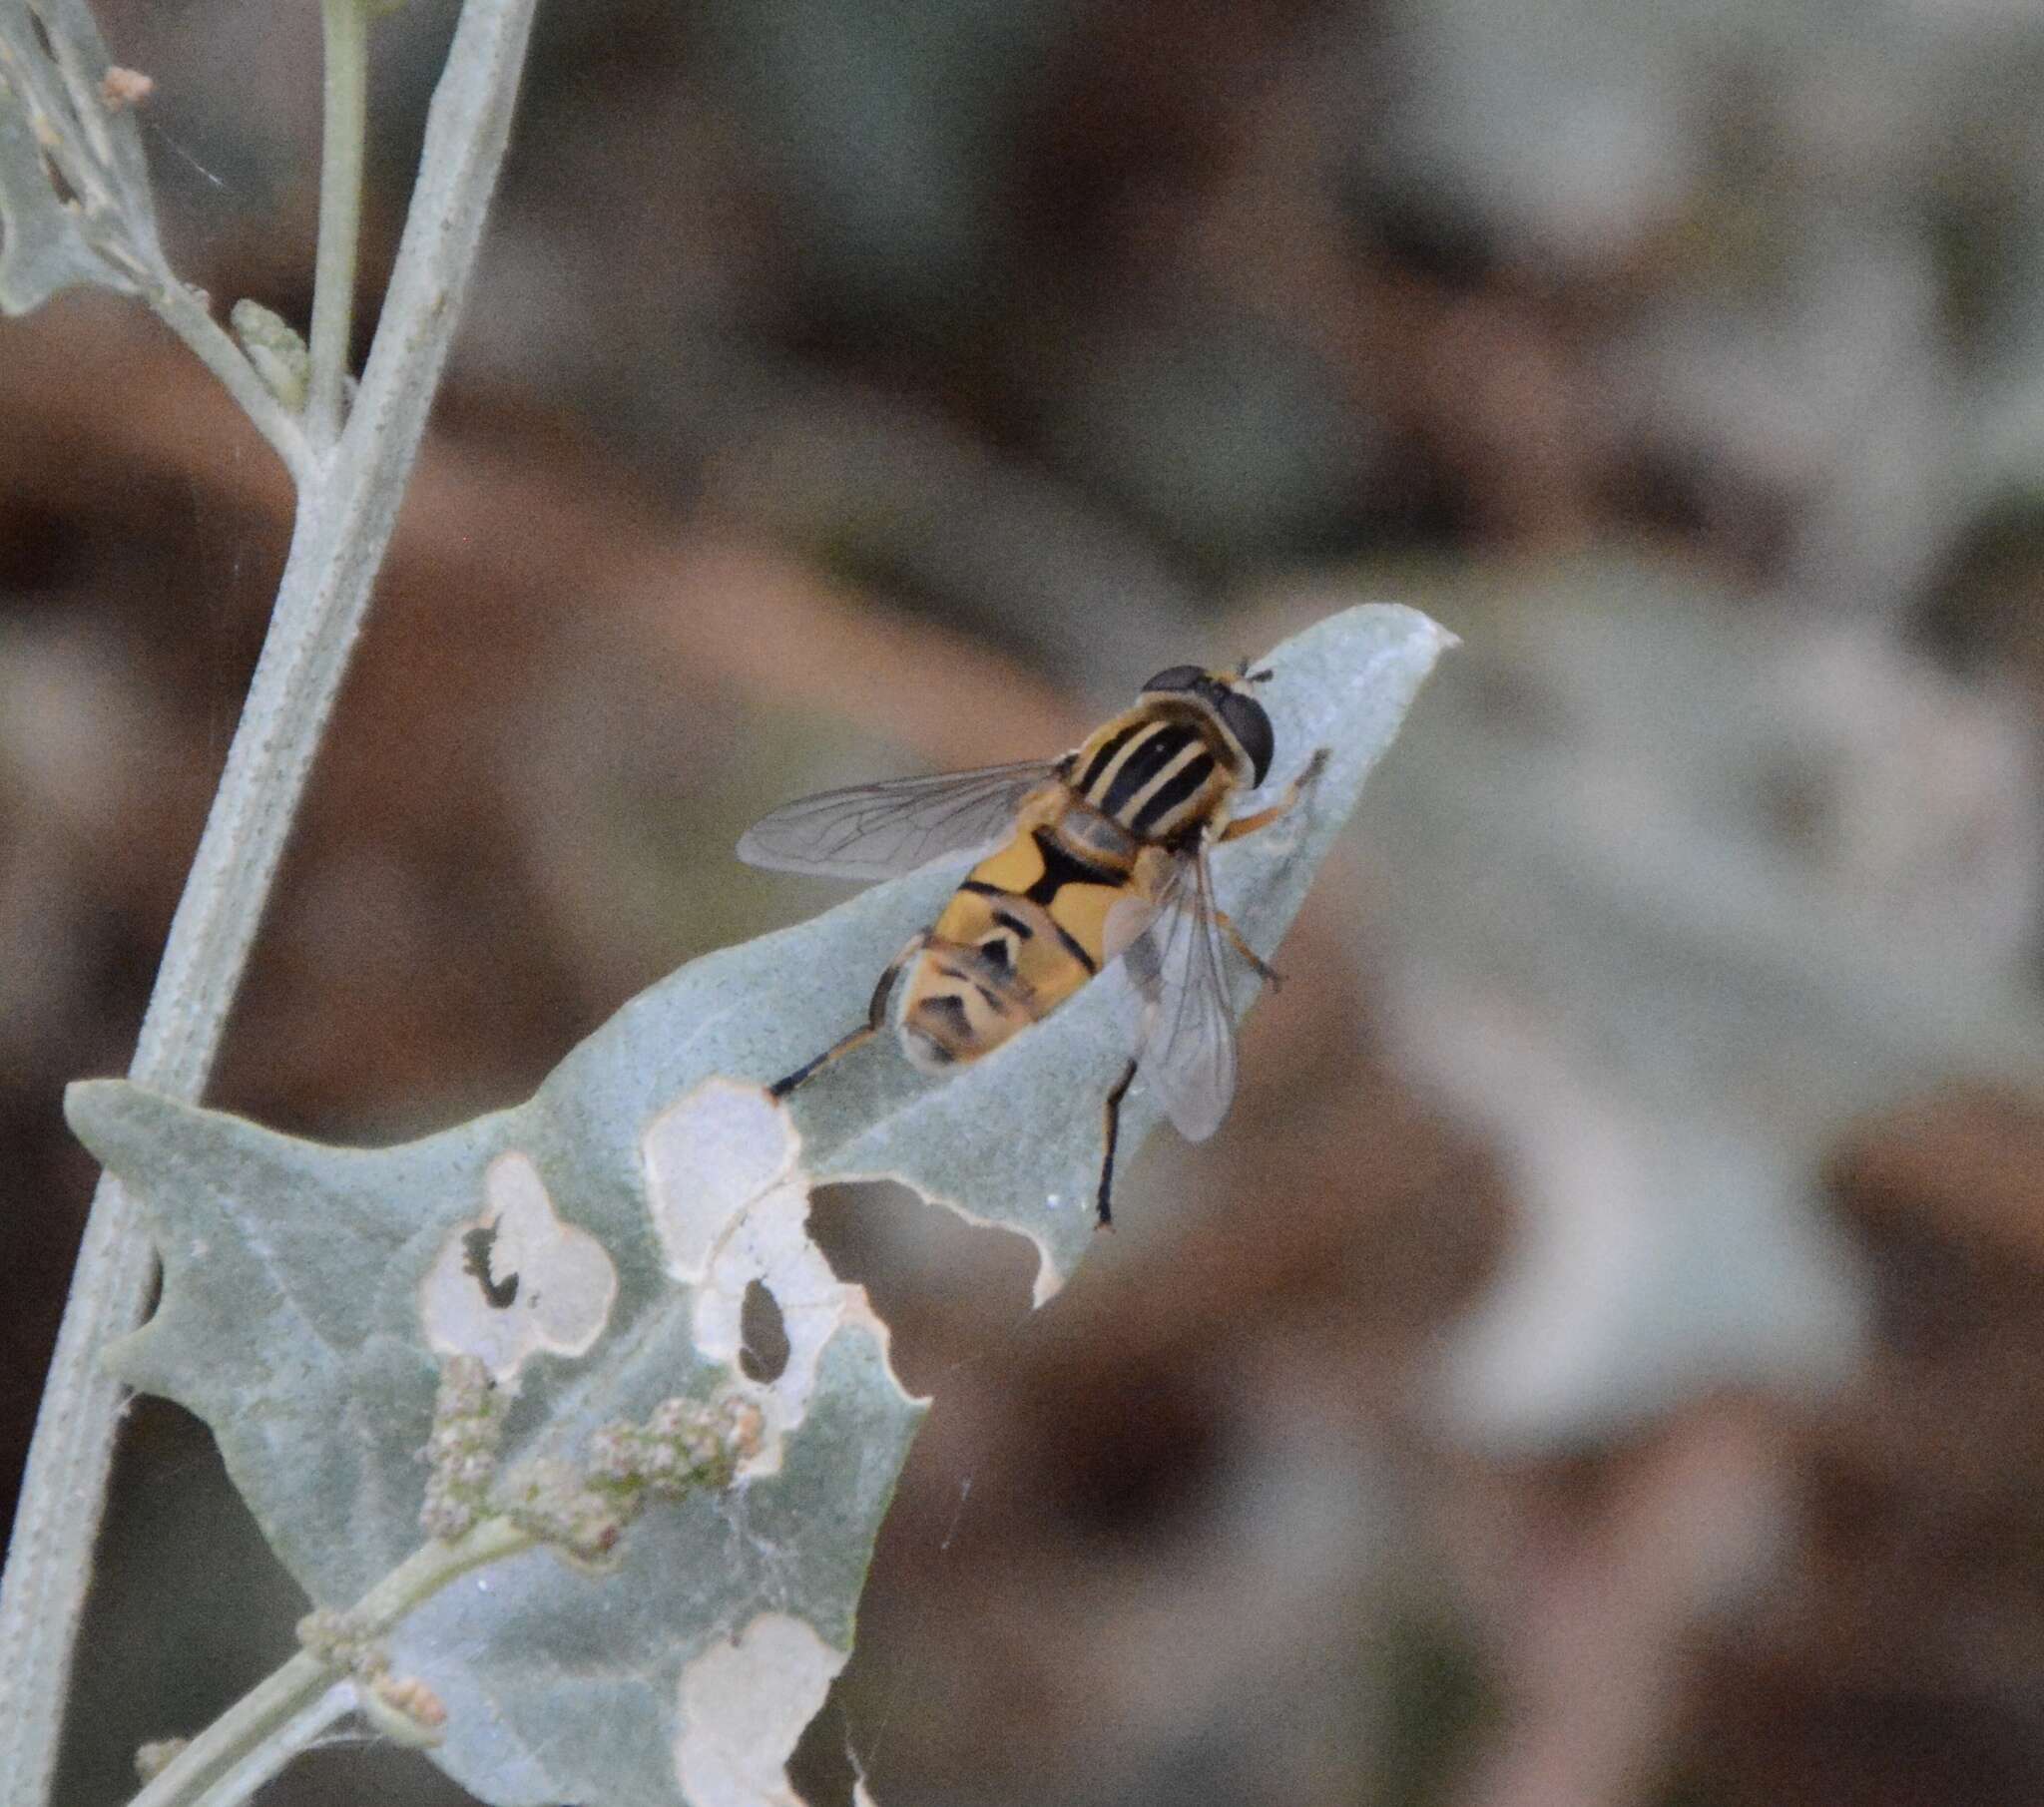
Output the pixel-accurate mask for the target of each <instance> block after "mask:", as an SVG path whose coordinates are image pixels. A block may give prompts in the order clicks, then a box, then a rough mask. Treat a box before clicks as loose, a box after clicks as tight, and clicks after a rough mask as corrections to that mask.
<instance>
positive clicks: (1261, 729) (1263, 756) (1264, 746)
mask: <svg viewBox="0 0 2044 1807" xmlns="http://www.w3.org/2000/svg"><path fill="white" fill-rule="evenodd" d="M1221 719H1222V720H1223V721H1225V722H1226V723H1227V724H1228V731H1229V732H1230V733H1232V734H1233V735H1234V736H1235V737H1236V739H1238V740H1239V741H1241V742H1242V750H1243V751H1244V752H1246V753H1248V754H1249V756H1250V763H1251V764H1252V765H1254V766H1255V767H1256V770H1257V778H1256V781H1257V782H1258V783H1259V784H1261V783H1263V781H1264V778H1265V776H1266V775H1267V774H1268V773H1269V771H1270V769H1271V756H1272V754H1274V753H1275V752H1276V751H1277V750H1278V737H1277V735H1276V734H1274V733H1273V732H1272V731H1271V717H1270V716H1269V715H1268V714H1266V713H1265V712H1264V705H1263V704H1262V703H1261V702H1259V701H1258V700H1257V699H1256V698H1255V697H1254V696H1252V695H1250V694H1248V693H1247V692H1246V691H1243V690H1230V691H1229V692H1228V694H1227V695H1226V696H1224V697H1222V699H1221Z"/></svg>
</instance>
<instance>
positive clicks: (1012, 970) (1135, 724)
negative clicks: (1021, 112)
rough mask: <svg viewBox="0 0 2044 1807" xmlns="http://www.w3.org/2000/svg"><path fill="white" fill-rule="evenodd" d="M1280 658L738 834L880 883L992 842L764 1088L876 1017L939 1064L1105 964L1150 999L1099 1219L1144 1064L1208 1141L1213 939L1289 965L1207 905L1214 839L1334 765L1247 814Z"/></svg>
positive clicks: (1219, 950)
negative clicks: (1008, 751) (849, 1016)
mask: <svg viewBox="0 0 2044 1807" xmlns="http://www.w3.org/2000/svg"><path fill="white" fill-rule="evenodd" d="M1270 676H1271V674H1270V673H1269V672H1252V671H1251V670H1250V669H1249V666H1248V663H1247V662H1245V663H1244V665H1243V668H1242V669H1241V671H1239V672H1235V673H1224V672H1209V671H1205V670H1203V669H1202V668H1200V667H1199V666H1173V667H1171V669H1170V670H1168V671H1164V672H1159V673H1158V674H1157V676H1156V677H1155V678H1151V679H1150V681H1149V682H1148V683H1146V684H1145V685H1144V686H1143V689H1142V693H1141V695H1140V696H1138V698H1137V699H1136V703H1135V706H1134V707H1133V708H1129V709H1125V710H1124V711H1123V712H1122V713H1121V714H1119V715H1117V716H1115V717H1114V719H1113V720H1111V721H1109V722H1107V723H1105V724H1104V725H1103V726H1101V727H1099V728H1097V729H1095V730H1094V732H1093V733H1092V734H1091V735H1090V736H1089V737H1088V738H1087V739H1086V741H1085V742H1084V743H1083V744H1081V745H1080V746H1079V747H1077V748H1076V749H1075V750H1074V751H1072V752H1068V753H1066V754H1065V755H1064V756H1063V757H1062V758H1059V759H1051V760H1030V761H1024V762H1023V763H1020V764H1015V765H993V766H988V767H986V768H984V769H982V770H979V771H967V772H954V773H949V774H945V775H941V776H937V777H925V778H899V779H894V780H892V781H890V782H886V783H880V784H855V785H852V786H850V787H849V788H847V789H843V790H826V791H823V792H821V793H820V794H818V795H816V796H812V797H805V798H803V799H802V800H801V801H799V802H795V803H789V804H786V805H784V806H783V807H782V808H779V809H776V810H775V811H774V812H773V813H772V814H771V815H769V816H767V818H766V819H765V820H764V821H762V822H760V823H758V824H757V825H756V826H755V827H753V828H752V829H751V830H749V831H748V832H747V834H746V835H745V837H744V838H743V839H742V840H741V841H740V842H739V848H738V851H739V857H740V858H741V859H743V860H745V861H747V862H748V863H749V864H751V865H755V866H770V867H775V868H777V869H779V870H781V871H784V872H807V873H815V874H821V875H824V876H826V877H832V878H859V879H868V880H871V879H880V878H889V877H893V876H895V875H897V874H899V873H903V872H910V871H913V870H914V869H915V868H916V867H918V866H920V865H922V864H923V863H925V862H926V861H928V860H930V859H933V858H935V857H937V856H938V855H940V854H945V853H955V852H963V851H965V850H967V849H986V848H988V847H991V851H986V852H984V854H983V857H982V858H981V859H980V860H979V862H978V863H977V864H976V865H975V866H974V867H973V868H972V870H971V872H970V873H968V874H967V875H966V877H965V880H964V882H963V883H961V884H960V885H959V887H958V889H957V890H956V891H955V892H953V893H952V895H951V900H950V902H949V903H947V904H946V905H945V906H944V909H943V912H942V914H941V915H939V916H938V918H937V919H936V921H935V922H934V923H932V924H931V925H930V926H929V927H928V928H926V929H923V930H922V931H920V932H919V933H918V934H916V935H915V936H914V937H913V938H912V939H911V940H910V941H909V943H908V945H907V946H906V947H904V948H903V949H902V950H901V952H900V953H899V954H897V955H895V957H894V959H893V962H892V963H891V964H890V965H889V966H888V968H887V970H886V971H885V972H884V973H882V974H881V975H880V980H879V983H878V985H876V986H875V987H874V988H873V999H872V1004H871V1007H870V1008H869V1010H868V1012H867V1018H866V1021H865V1022H864V1023H863V1024H861V1025H860V1026H859V1027H858V1028H857V1029H854V1030H853V1031H852V1032H851V1033H850V1034H849V1035H847V1036H845V1037H844V1038H843V1039H842V1040H840V1041H838V1042H836V1043H833V1044H832V1045H831V1046H830V1047H828V1048H826V1049H825V1050H824V1051H823V1052H822V1053H821V1054H819V1055H817V1056H816V1057H815V1058H814V1059H813V1060H810V1061H807V1062H805V1063H804V1064H803V1065H801V1066H800V1067H797V1068H796V1069H795V1070H794V1071H793V1072H792V1073H790V1074H788V1075H786V1076H785V1077H784V1078H782V1079H780V1080H777V1081H776V1082H775V1083H774V1084H773V1086H772V1087H771V1088H770V1091H771V1092H772V1095H773V1096H774V1097H775V1098H785V1097H787V1095H788V1094H789V1093H791V1092H792V1091H794V1089H795V1088H796V1087H797V1086H800V1085H801V1084H803V1082H805V1081H806V1080H809V1079H811V1078H812V1077H814V1075H816V1074H817V1073H819V1072H820V1071H822V1070H823V1069H824V1068H826V1067H828V1066H829V1065H831V1063H833V1062H835V1061H836V1060H838V1059H839V1058H840V1057H842V1056H843V1055H845V1054H848V1053H849V1052H850V1051H851V1050H852V1049H854V1048H856V1047H858V1046H859V1045H860V1044H861V1043H862V1042H865V1041H868V1040H870V1039H871V1038H872V1037H874V1036H877V1035H879V1034H880V1033H881V1032H882V1031H883V1030H885V1029H886V1027H887V1024H888V1017H889V1005H890V1003H891V1001H892V998H893V994H894V990H895V987H896V984H897V982H898V981H899V980H900V979H901V977H902V975H903V973H904V972H905V973H906V974H907V984H906V987H905V990H904V996H903V1000H902V1005H901V1011H900V1017H899V1022H898V1024H897V1026H896V1027H897V1032H898V1035H899V1038H900V1042H901V1048H902V1051H903V1053H904V1054H906V1055H907V1057H908V1059H909V1060H910V1061H911V1062H912V1063H914V1065H915V1066H916V1067H917V1068H919V1069H921V1070H922V1071H923V1072H925V1073H931V1074H940V1073H942V1072H944V1071H945V1070H946V1069H947V1068H951V1067H956V1066H963V1065H965V1064H966V1063H968V1062H971V1061H976V1060H979V1059H980V1058H981V1057H983V1056H985V1055H988V1054H991V1053H992V1052H993V1050H995V1049H996V1048H998V1047H1000V1046H1001V1044H1002V1043H1004V1042H1006V1041H1008V1040H1009V1039H1010V1038H1011V1037H1013V1036H1015V1035H1017V1034H1019V1033H1020V1032H1021V1031H1022V1030H1024V1029H1026V1028H1028V1027H1029V1025H1030V1024H1032V1023H1036V1022H1040V1021H1041V1020H1042V1019H1043V1018H1044V1017H1046V1016H1048V1015H1049V1014H1050V1013H1051V1012H1052V1011H1053V1010H1055V1009H1056V1008H1057V1007H1058V1005H1060V1004H1062V1003H1063V1002H1064V1001H1065V1000H1066V999H1067V998H1069V997H1071V996H1072V994H1073V993H1074V992H1076V991H1078V990H1079V989H1080V988H1081V987H1082V986H1083V985H1085V984H1086V983H1087V981H1089V980H1090V979H1092V978H1094V977H1095V976H1096V975H1097V974H1098V973H1099V972H1100V971H1101V970H1102V969H1103V968H1104V967H1106V966H1107V965H1108V963H1109V962H1111V961H1113V960H1115V959H1117V958H1119V959H1121V960H1123V961H1124V963H1125V965H1126V968H1127V971H1128V974H1129V977H1130V979H1131V980H1132V982H1133V983H1134V985H1135V988H1136V991H1137V994H1138V996H1139V997H1140V998H1141V1000H1142V1003H1143V1010H1142V1015H1141V1022H1140V1026H1139V1028H1138V1030H1137V1034H1136V1038H1135V1041H1136V1046H1135V1050H1134V1053H1133V1055H1132V1057H1131V1058H1130V1061H1129V1064H1128V1066H1127V1067H1126V1068H1125V1069H1124V1070H1123V1072H1122V1075H1121V1078H1120V1079H1119V1080H1117V1081H1116V1083H1115V1085H1114V1088H1113V1090H1112V1091H1110V1092H1109V1094H1108V1096H1107V1102H1106V1151H1105V1155H1104V1157H1103V1159H1102V1162H1101V1169H1100V1187H1099V1196H1098V1201H1097V1202H1098V1209H1099V1214H1100V1221H1101V1222H1102V1223H1103V1224H1105V1223H1107V1222H1109V1221H1110V1220H1111V1214H1112V1194H1113V1185H1114V1156H1115V1143H1116V1140H1117V1138H1118V1136H1119V1134H1120V1129H1121V1107H1122V1100H1123V1099H1124V1098H1125V1097H1127V1095H1128V1090H1129V1087H1130V1085H1131V1083H1132V1082H1133V1081H1134V1079H1135V1077H1136V1072H1137V1069H1138V1068H1139V1067H1140V1068H1141V1069H1142V1071H1143V1073H1144V1075H1145V1076H1146V1078H1147V1079H1148V1080H1149V1082H1150V1083H1151V1084H1152V1085H1154V1086H1155V1088H1156V1090H1157V1094H1158V1097H1159V1099H1160V1101H1161V1102H1162V1104H1163V1106H1164V1109H1165V1112H1166V1114H1167V1115H1168V1116H1169V1117H1170V1118H1171V1121H1172V1122H1173V1124H1175V1125H1176V1126H1177V1127H1178V1129H1179V1131H1180V1133H1182V1134H1183V1135H1185V1136H1186V1137H1187V1138H1188V1139H1190V1140H1193V1141H1202V1140H1204V1139H1205V1138H1206V1137H1207V1136H1209V1135H1212V1134H1213V1133H1214V1131H1215V1130H1216V1129H1219V1128H1220V1126H1221V1120H1222V1119H1223V1118H1224V1117H1225V1116H1226V1115H1227V1113H1228V1106H1229V1101H1230V1099H1231V1098H1232V1097H1233V1096H1234V1093H1235V1018H1234V1014H1233V1013H1232V1012H1231V1010H1230V1009H1229V1001H1228V985H1227V981H1226V978H1225V976H1224V973H1225V968H1224V965H1223V962H1224V950H1223V945H1222V944H1223V940H1224V938H1225V939H1226V941H1227V942H1228V943H1229V944H1230V945H1232V946H1233V947H1234V948H1235V950H1236V952H1237V953H1238V954H1240V955H1241V956H1242V958H1243V959H1244V960H1245V961H1247V962H1248V963H1249V965H1250V967H1251V968H1252V969H1253V970H1254V971H1255V972H1256V973H1257V975H1258V976H1259V977H1260V978H1263V979H1267V980H1275V979H1276V978H1277V974H1276V973H1275V972H1273V971H1272V969H1271V968H1270V967H1269V966H1268V965H1266V964H1265V962H1264V961H1263V960H1262V959H1261V958H1259V956H1258V955H1257V953H1256V951H1255V950H1254V949H1253V948H1251V947H1250V945H1249V944H1248V943H1247V942H1246V941H1245V940H1244V939H1243V937H1242V935H1241V933H1240V932H1239V931H1238V930H1237V929H1236V926H1235V924H1234V923H1232V922H1231V921H1230V920H1229V919H1228V917H1227V916H1226V915H1225V914H1224V913H1223V912H1222V911H1221V910H1220V909H1218V908H1217V907H1216V905H1215V902H1214V881H1213V875H1212V873H1211V872H1210V871H1209V869H1208V864H1207V855H1208V851H1209V849H1211V848H1213V847H1215V846H1218V845H1219V844H1220V843H1222V842H1223V841H1232V840H1239V839H1241V837H1242V836H1244V835H1246V834H1254V833H1255V832H1256V831H1257V830H1258V829H1260V828H1264V827H1268V826H1269V825H1270V824H1271V823H1273V822H1275V821H1277V820H1278V818H1279V817H1280V816H1282V815H1284V814H1285V813H1287V812H1288V811H1289V810H1290V809H1291V808H1292V806H1293V805H1294V804H1295V803H1296V802H1297V801H1298V799H1299V797H1300V796H1301V795H1302V794H1303V793H1304V791H1305V788H1306V786H1307V785H1308V784H1310V783H1311V782H1312V780H1313V779H1314V778H1315V777H1316V776H1317V775H1318V773H1319V771H1320V769H1321V767H1322V766H1323V765H1324V764H1325V762H1326V757H1327V755H1326V750H1325V749H1324V748H1322V749H1321V750H1320V751H1318V752H1316V753H1314V754H1313V756H1312V758H1311V759H1310V760H1308V761H1307V763H1306V766H1305V769H1304V770H1303V771H1302V772H1300V774H1299V775H1298V777H1296V778H1295V779H1294V780H1293V781H1292V782H1291V783H1290V785H1288V786H1287V787H1286V789H1285V790H1284V792H1283V793H1282V794H1281V795H1280V796H1279V797H1278V800H1277V801H1276V802H1274V803H1273V804H1271V805H1270V807H1268V808H1266V809H1260V810H1258V811H1257V812H1256V813H1255V814H1254V815H1247V816H1243V817H1241V818H1239V819H1237V818H1234V817H1232V816H1231V814H1230V808H1231V805H1232V804H1233V803H1234V802H1235V800H1236V798H1237V797H1238V796H1240V795H1244V794H1247V793H1248V792H1250V791H1253V790H1255V789H1257V788H1258V787H1259V786H1260V785H1261V784H1262V783H1263V782H1264V779H1265V777H1266V776H1267V775H1268V773H1269V771H1270V769H1271V760H1272V757H1273V755H1274V753H1275V751H1276V745H1275V738H1274V735H1273V733H1272V729H1271V717H1270V715H1269V714H1268V713H1267V712H1266V711H1265V709H1264V705H1263V704H1262V703H1261V702H1259V701H1258V700H1257V699H1256V697H1255V695H1254V694H1252V686H1253V685H1256V684H1259V683H1263V682H1265V681H1266V680H1267V679H1268V678H1270Z"/></svg>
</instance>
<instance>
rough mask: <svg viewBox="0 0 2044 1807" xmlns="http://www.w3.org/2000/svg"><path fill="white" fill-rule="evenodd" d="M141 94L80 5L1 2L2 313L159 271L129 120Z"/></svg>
mask: <svg viewBox="0 0 2044 1807" xmlns="http://www.w3.org/2000/svg"><path fill="white" fill-rule="evenodd" d="M147 86H148V84H147V82H146V80H144V79H143V78H140V77H137V76H136V75H135V74H134V72H133V71H130V70H119V69H116V68H114V67H113V66H112V59H111V58H110V57H109V56H108V55H107V47H106V45H105V44H104V43H103V42H102V41H101V38H100V34H99V28H98V27H97V26H96V25H95V24H94V23H93V17H92V13H91V11H90V9H89V8H88V7H87V6H86V5H85V0H0V313H26V312H27V311H28V310H29V309H30V308H32V307H36V306H39V305H40V304H41V303H42V302H44V301H46V300H47V299H49V297H50V296H51V295H53V294H55V293H56V292H57V291H58V290H59V289H63V288H69V287H71V286H73V285H74V284H77V283H81V282H98V283H103V284H105V285H106V286H109V287H113V288H122V289H129V288H133V287H134V286H135V284H136V282H137V281H138V280H140V279H143V278H144V277H146V276H150V275H154V274H156V273H158V272H160V271H161V269H162V264H163V256H162V252H161V251H160V250H159V248H158V245H157V236H156V214H155V205H154V203H153V201H152V199H151V196H150V188H149V166H148V163H147V161H146V159H145V158H144V156H143V152H142V140H141V137H140V135H139V133H138V132H137V130H136V126H135V120H134V117H133V114H132V112H130V111H129V108H130V105H131V101H132V99H133V97H135V96H137V95H139V94H141V93H146V92H147ZM60 183H61V185H62V187H61V189H60V187H59V184H60ZM66 191H68V192H66Z"/></svg>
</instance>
